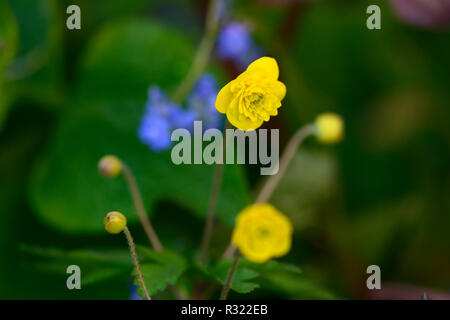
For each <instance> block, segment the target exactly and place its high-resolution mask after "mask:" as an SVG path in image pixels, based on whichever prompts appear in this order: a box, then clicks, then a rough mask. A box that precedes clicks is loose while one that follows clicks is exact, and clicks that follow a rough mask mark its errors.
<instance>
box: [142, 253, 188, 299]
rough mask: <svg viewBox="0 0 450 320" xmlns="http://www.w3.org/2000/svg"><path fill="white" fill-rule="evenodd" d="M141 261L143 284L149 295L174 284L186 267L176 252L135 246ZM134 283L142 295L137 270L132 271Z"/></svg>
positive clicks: (184, 261) (185, 263) (183, 260)
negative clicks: (157, 250)
mask: <svg viewBox="0 0 450 320" xmlns="http://www.w3.org/2000/svg"><path fill="white" fill-rule="evenodd" d="M137 251H138V255H139V259H140V261H141V271H142V275H143V278H144V282H145V286H146V287H147V290H148V292H149V294H150V295H153V294H155V293H158V292H159V291H162V290H164V289H165V288H166V287H167V286H169V285H174V284H175V283H176V282H177V280H178V279H179V277H180V276H181V275H182V274H183V272H184V271H185V270H186V268H187V262H186V260H185V259H184V258H183V257H182V256H180V255H178V254H177V253H174V252H171V251H167V250H164V251H162V252H156V251H153V250H150V249H148V248H145V247H141V246H138V247H137ZM133 275H134V276H135V280H134V283H135V284H136V285H138V286H139V289H138V293H139V294H140V295H141V296H143V297H144V292H143V291H142V287H141V283H140V282H139V278H138V276H137V271H136V270H134V271H133Z"/></svg>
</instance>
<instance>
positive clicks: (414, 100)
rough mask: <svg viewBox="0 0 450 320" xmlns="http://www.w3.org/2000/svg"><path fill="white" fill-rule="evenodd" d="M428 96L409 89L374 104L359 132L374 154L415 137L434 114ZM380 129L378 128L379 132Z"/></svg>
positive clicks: (431, 101)
mask: <svg viewBox="0 0 450 320" xmlns="http://www.w3.org/2000/svg"><path fill="white" fill-rule="evenodd" d="M435 106H436V103H435V102H434V101H433V99H432V98H431V97H430V95H429V93H427V92H421V90H419V89H416V88H410V89H407V90H402V91H399V92H394V93H392V94H391V95H389V96H386V97H382V98H381V99H379V101H376V102H375V103H374V104H373V105H372V106H371V107H370V109H369V110H368V111H367V114H366V115H365V117H364V118H365V119H364V120H363V121H361V125H360V131H361V133H362V134H361V135H362V136H366V137H367V138H366V139H364V140H365V141H366V142H367V145H368V146H369V147H372V148H373V149H375V150H376V151H383V150H386V149H388V150H389V149H393V148H398V147H399V146H402V145H404V144H405V143H408V142H409V141H410V140H411V139H413V138H414V137H416V136H417V135H418V134H419V133H420V132H421V131H422V130H423V129H424V128H425V127H426V126H427V124H428V123H429V122H430V119H431V116H432V115H433V113H436V107H435ZM381 128H382V129H381Z"/></svg>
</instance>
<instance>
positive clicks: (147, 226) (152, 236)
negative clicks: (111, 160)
mask: <svg viewBox="0 0 450 320" xmlns="http://www.w3.org/2000/svg"><path fill="white" fill-rule="evenodd" d="M122 172H123V176H124V178H125V180H126V182H127V184H128V188H129V189H130V193H131V197H132V198H133V202H134V206H135V207H136V211H137V213H138V216H139V220H140V221H141V224H142V227H143V228H144V231H145V234H146V235H147V237H148V240H149V241H150V243H151V245H152V247H153V249H154V250H155V251H162V250H163V249H164V248H163V246H162V244H161V241H159V238H158V236H157V234H156V232H155V230H154V229H153V226H152V224H151V223H150V219H149V218H148V215H147V211H146V210H145V207H144V203H143V201H142V196H141V193H140V192H139V188H138V186H137V183H136V178H135V177H134V175H133V173H132V172H131V170H130V168H128V166H127V165H126V164H124V163H122Z"/></svg>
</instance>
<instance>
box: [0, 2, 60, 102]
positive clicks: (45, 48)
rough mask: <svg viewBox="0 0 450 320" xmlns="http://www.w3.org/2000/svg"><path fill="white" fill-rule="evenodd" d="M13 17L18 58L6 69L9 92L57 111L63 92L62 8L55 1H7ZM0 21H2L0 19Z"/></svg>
mask: <svg viewBox="0 0 450 320" xmlns="http://www.w3.org/2000/svg"><path fill="white" fill-rule="evenodd" d="M7 2H8V3H9V5H10V7H11V10H12V12H13V14H14V16H15V17H16V21H17V26H18V34H19V35H20V37H19V39H18V42H19V43H18V50H17V56H16V58H15V59H14V60H13V61H12V63H11V64H10V65H9V66H8V68H7V70H6V71H5V72H6V76H7V78H8V80H11V82H10V87H11V88H9V87H8V90H10V91H11V92H13V93H14V95H16V94H17V96H15V98H21V97H26V98H27V99H33V100H36V101H39V102H42V105H43V106H52V107H59V106H60V105H61V97H62V92H63V90H62V88H61V79H62V62H63V59H62V45H61V43H62V36H61V35H62V31H64V29H65V24H64V23H61V21H60V20H59V18H60V17H59V15H60V14H63V17H64V18H65V8H63V7H62V6H60V5H59V3H58V2H59V1H55V0H12V1H11V0H10V1H7ZM0 20H1V19H0Z"/></svg>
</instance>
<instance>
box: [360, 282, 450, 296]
mask: <svg viewBox="0 0 450 320" xmlns="http://www.w3.org/2000/svg"><path fill="white" fill-rule="evenodd" d="M424 293H425V294H426V296H427V298H428V299H429V300H450V294H448V293H446V292H444V291H440V290H436V289H432V288H426V287H420V286H415V285H409V284H400V283H387V282H385V283H382V284H381V289H380V290H368V292H367V298H368V299H371V300H422V299H423V295H424Z"/></svg>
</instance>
